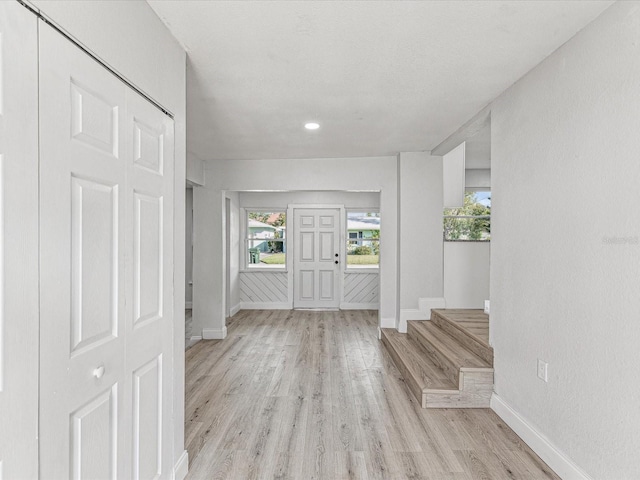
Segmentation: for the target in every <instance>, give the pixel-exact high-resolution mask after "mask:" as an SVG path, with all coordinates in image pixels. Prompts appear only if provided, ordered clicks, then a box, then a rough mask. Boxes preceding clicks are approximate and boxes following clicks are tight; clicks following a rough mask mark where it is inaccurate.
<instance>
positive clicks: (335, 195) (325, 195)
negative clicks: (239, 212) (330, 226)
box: [240, 191, 380, 210]
mask: <svg viewBox="0 0 640 480" xmlns="http://www.w3.org/2000/svg"><path fill="white" fill-rule="evenodd" d="M290 203H316V204H335V205H344V206H345V208H371V209H374V210H375V209H378V208H380V194H379V193H378V192H336V191H308V192H300V191H297V192H240V206H241V207H244V208H247V207H268V208H270V207H281V208H286V207H287V205H289V204H290Z"/></svg>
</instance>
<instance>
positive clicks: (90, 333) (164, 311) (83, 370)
mask: <svg viewBox="0 0 640 480" xmlns="http://www.w3.org/2000/svg"><path fill="white" fill-rule="evenodd" d="M40 141H41V144H40V145H41V149H40V266H41V267H40V268H41V270H40V272H41V290H40V291H41V296H40V307H41V308H40V311H41V320H40V345H41V355H40V395H41V401H40V447H41V449H40V460H41V463H40V474H41V476H42V478H105V479H106V478H111V479H117V478H135V479H138V478H168V477H169V476H170V474H171V467H172V466H171V465H170V464H169V463H170V459H171V448H172V446H171V430H170V428H171V424H170V422H171V384H172V379H171V363H172V349H171V345H172V335H173V326H172V318H171V312H172V309H173V300H172V295H173V286H172V285H173V284H172V282H173V260H172V250H173V244H172V242H173V210H172V208H173V149H174V147H173V121H172V120H171V119H170V118H169V117H167V116H166V115H165V114H163V113H162V112H161V111H160V110H158V109H156V108H155V107H154V106H152V105H151V104H150V103H148V102H147V101H146V100H145V99H143V98H142V97H140V96H139V95H138V94H137V93H135V92H134V91H133V90H132V89H130V88H129V87H127V86H126V85H125V84H124V83H122V82H121V81H120V80H119V79H118V78H116V77H115V76H113V75H112V74H111V73H110V72H108V71H107V70H106V69H104V68H103V67H102V66H100V65H99V64H98V63H97V62H95V61H94V60H92V59H91V58H90V57H88V56H87V55H86V54H84V53H83V52H82V51H81V50H80V49H78V48H77V47H76V46H74V45H73V44H71V43H70V42H69V41H67V40H66V39H65V38H63V37H62V36H61V35H60V34H59V33H57V32H56V31H54V30H53V29H52V28H50V27H48V26H46V25H44V24H43V23H42V24H41V25H40ZM181 294H182V293H181Z"/></svg>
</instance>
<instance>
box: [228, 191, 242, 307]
mask: <svg viewBox="0 0 640 480" xmlns="http://www.w3.org/2000/svg"><path fill="white" fill-rule="evenodd" d="M226 198H229V199H230V200H231V222H230V227H231V228H230V232H229V233H230V236H231V237H230V238H231V255H230V265H231V271H230V272H229V273H230V274H229V278H230V280H231V285H230V286H229V288H230V291H231V296H230V300H231V305H230V306H229V307H230V310H231V315H232V316H233V315H234V314H235V313H236V312H237V311H238V310H239V309H240V285H239V282H240V247H241V246H242V241H241V239H240V196H239V194H238V192H226Z"/></svg>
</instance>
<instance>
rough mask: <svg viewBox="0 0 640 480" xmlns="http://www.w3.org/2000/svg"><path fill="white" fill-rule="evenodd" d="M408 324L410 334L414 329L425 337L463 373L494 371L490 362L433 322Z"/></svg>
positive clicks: (419, 321) (413, 321)
mask: <svg viewBox="0 0 640 480" xmlns="http://www.w3.org/2000/svg"><path fill="white" fill-rule="evenodd" d="M408 324H409V329H410V332H411V329H413V330H414V331H415V333H416V334H417V335H420V336H422V337H424V338H425V339H426V340H427V341H428V342H429V343H431V344H432V345H433V346H434V347H435V348H436V349H437V350H438V351H440V352H441V353H442V355H444V356H445V357H446V358H447V359H448V361H449V362H450V363H451V364H452V365H453V366H455V368H459V369H460V370H461V371H464V370H469V369H491V370H492V369H493V367H492V365H491V364H490V363H489V362H487V361H486V360H484V359H483V358H481V357H480V356H478V355H476V354H475V353H473V352H471V351H470V350H468V349H467V348H465V347H464V346H462V345H461V344H460V343H459V342H457V341H456V340H455V339H454V338H453V337H452V336H450V335H449V334H447V333H446V332H445V331H443V330H442V329H440V328H439V327H438V326H436V325H435V324H434V323H433V322H431V321H422V320H418V321H415V320H412V321H410V322H408Z"/></svg>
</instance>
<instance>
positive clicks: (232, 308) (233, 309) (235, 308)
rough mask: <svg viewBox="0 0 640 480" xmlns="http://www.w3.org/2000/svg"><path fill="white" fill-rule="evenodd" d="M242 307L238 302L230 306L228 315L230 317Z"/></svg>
mask: <svg viewBox="0 0 640 480" xmlns="http://www.w3.org/2000/svg"><path fill="white" fill-rule="evenodd" d="M241 309H242V304H241V303H238V304H237V305H235V306H233V307H231V310H230V311H229V315H230V316H231V317H233V316H234V315H235V314H236V313H238V312H239V311H240V310H241Z"/></svg>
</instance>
